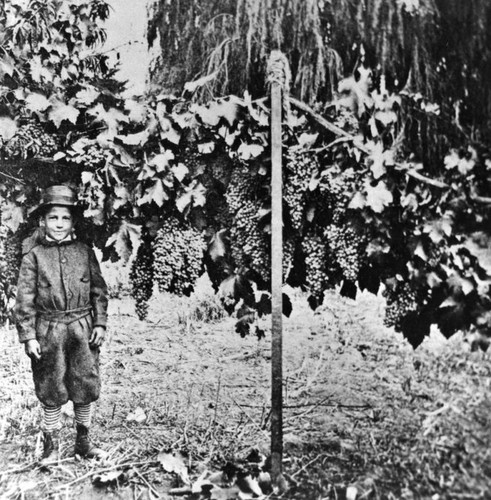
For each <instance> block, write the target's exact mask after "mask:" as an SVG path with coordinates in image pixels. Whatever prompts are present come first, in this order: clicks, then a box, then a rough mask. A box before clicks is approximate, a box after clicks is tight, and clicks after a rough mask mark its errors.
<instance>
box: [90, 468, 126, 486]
mask: <svg viewBox="0 0 491 500" xmlns="http://www.w3.org/2000/svg"><path fill="white" fill-rule="evenodd" d="M125 477H126V474H125V473H124V472H123V471H121V470H112V471H108V472H105V473H103V474H96V475H95V476H94V477H93V479H92V483H93V484H95V485H96V486H103V485H104V486H108V485H110V484H117V483H118V482H119V481H121V480H122V479H123V478H125Z"/></svg>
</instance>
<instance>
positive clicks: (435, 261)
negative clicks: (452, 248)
mask: <svg viewBox="0 0 491 500" xmlns="http://www.w3.org/2000/svg"><path fill="white" fill-rule="evenodd" d="M445 256H446V255H445V252H444V250H443V249H442V248H441V247H440V246H437V245H432V247H431V248H430V250H429V255H428V267H430V268H432V269H434V268H435V267H438V265H439V264H440V263H441V262H442V260H444V259H445Z"/></svg>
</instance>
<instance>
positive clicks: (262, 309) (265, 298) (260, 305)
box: [256, 293, 271, 318]
mask: <svg viewBox="0 0 491 500" xmlns="http://www.w3.org/2000/svg"><path fill="white" fill-rule="evenodd" d="M256 310H257V314H258V316H259V317H260V318H262V317H263V316H265V315H266V314H271V295H270V294H269V293H262V294H261V297H260V298H259V300H258V301H257V303H256Z"/></svg>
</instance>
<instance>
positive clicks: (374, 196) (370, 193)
mask: <svg viewBox="0 0 491 500" xmlns="http://www.w3.org/2000/svg"><path fill="white" fill-rule="evenodd" d="M365 189H366V196H367V205H368V206H369V207H370V208H371V209H372V210H373V211H374V212H376V213H381V212H383V210H384V208H385V207H386V206H387V205H390V204H391V203H392V201H393V198H392V193H391V192H390V191H389V190H388V189H387V186H386V184H385V182H383V181H382V182H379V183H378V184H377V185H376V186H372V185H371V184H369V183H367V184H366V185H365Z"/></svg>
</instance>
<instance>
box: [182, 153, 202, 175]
mask: <svg viewBox="0 0 491 500" xmlns="http://www.w3.org/2000/svg"><path fill="white" fill-rule="evenodd" d="M178 160H179V161H180V162H182V163H184V165H186V167H187V168H188V170H189V172H191V175H196V173H197V172H198V169H199V168H200V166H201V162H200V155H199V152H198V150H197V148H196V147H194V146H187V147H186V148H185V149H184V152H183V153H182V155H181V156H180V157H179V158H178Z"/></svg>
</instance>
